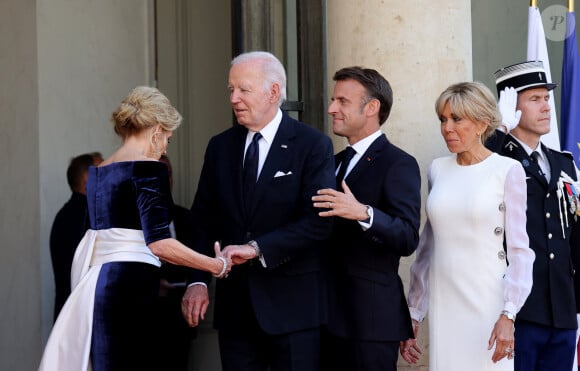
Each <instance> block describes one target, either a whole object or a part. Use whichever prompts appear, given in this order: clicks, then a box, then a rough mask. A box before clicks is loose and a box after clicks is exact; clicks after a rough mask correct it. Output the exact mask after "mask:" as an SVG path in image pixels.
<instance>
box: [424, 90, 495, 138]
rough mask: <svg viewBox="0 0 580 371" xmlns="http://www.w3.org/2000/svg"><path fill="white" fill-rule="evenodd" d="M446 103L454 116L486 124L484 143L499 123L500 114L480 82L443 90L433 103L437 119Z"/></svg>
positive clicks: (489, 91)
mask: <svg viewBox="0 0 580 371" xmlns="http://www.w3.org/2000/svg"><path fill="white" fill-rule="evenodd" d="M447 103H449V108H451V112H453V113H454V114H455V115H457V116H459V117H462V118H467V119H469V120H471V121H479V122H484V123H486V124H487V128H486V129H485V131H484V132H483V133H482V135H481V140H482V141H483V142H484V143H485V141H486V140H487V139H488V138H489V137H490V136H491V135H492V134H493V133H494V132H495V130H496V129H497V128H498V126H499V125H500V123H501V114H500V113H499V110H498V108H497V104H496V102H495V97H494V95H493V93H492V92H491V90H489V89H488V88H487V86H485V85H483V84H482V83H481V82H478V81H474V82H460V83H457V84H453V85H451V86H449V87H448V88H447V89H445V90H444V91H443V93H441V95H440V96H439V98H437V101H435V111H436V112H437V116H438V117H440V116H441V115H442V114H443V109H444V108H445V104H447Z"/></svg>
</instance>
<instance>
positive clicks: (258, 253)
mask: <svg viewBox="0 0 580 371" xmlns="http://www.w3.org/2000/svg"><path fill="white" fill-rule="evenodd" d="M248 245H250V246H252V247H253V248H254V251H255V252H256V258H259V257H260V246H258V243H257V242H256V241H254V240H251V241H249V242H248Z"/></svg>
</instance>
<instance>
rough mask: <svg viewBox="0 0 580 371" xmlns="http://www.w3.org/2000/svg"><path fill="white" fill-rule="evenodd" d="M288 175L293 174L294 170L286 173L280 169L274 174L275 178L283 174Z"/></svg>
mask: <svg viewBox="0 0 580 371" xmlns="http://www.w3.org/2000/svg"><path fill="white" fill-rule="evenodd" d="M287 175H292V171H289V172H287V173H285V172H283V171H278V172H276V174H274V178H279V177H281V176H287Z"/></svg>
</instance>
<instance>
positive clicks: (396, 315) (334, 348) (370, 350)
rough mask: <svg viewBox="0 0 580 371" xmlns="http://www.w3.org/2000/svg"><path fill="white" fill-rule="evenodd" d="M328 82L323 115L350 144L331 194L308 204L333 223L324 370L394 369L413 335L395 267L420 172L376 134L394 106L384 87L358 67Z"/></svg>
mask: <svg viewBox="0 0 580 371" xmlns="http://www.w3.org/2000/svg"><path fill="white" fill-rule="evenodd" d="M334 80H335V81H336V85H335V87H334V93H333V95H332V103H331V104H330V107H329V108H328V113H329V114H330V115H331V116H332V129H333V131H334V133H335V134H337V135H339V136H342V137H345V138H347V140H348V144H349V146H348V147H347V148H346V150H344V151H342V152H340V153H339V154H338V155H337V156H336V167H337V170H336V173H337V179H336V181H337V187H338V191H337V190H334V189H330V188H326V189H321V190H320V191H319V192H318V195H317V196H315V197H314V198H313V200H314V206H315V207H318V208H320V210H321V211H320V215H321V216H323V217H335V221H334V227H333V233H332V237H331V240H330V243H329V244H328V249H327V251H326V253H325V255H324V256H325V257H326V258H327V260H326V263H327V269H328V286H329V295H328V296H329V307H328V326H327V330H328V331H327V332H325V333H324V336H323V344H322V348H323V369H325V370H345V371H347V370H348V371H354V370H365V371H373V370H383V371H384V370H390V371H391V370H396V369H397V354H398V349H399V341H401V340H406V339H408V338H410V337H413V330H412V327H411V318H410V314H409V309H408V308H407V305H406V301H405V295H404V292H403V284H402V282H401V279H400V277H399V275H398V268H399V260H400V258H401V257H402V256H409V255H411V254H412V253H413V251H415V249H416V247H417V243H418V240H419V233H418V231H419V223H420V208H421V195H420V188H421V178H420V173H419V166H418V165H417V161H416V160H415V159H414V158H413V157H412V156H410V155H409V154H407V153H406V152H404V151H402V150H401V149H399V148H398V147H396V146H395V145H394V144H392V143H391V142H389V140H387V137H386V136H385V135H384V134H383V133H382V132H381V130H380V126H381V125H382V124H383V123H384V122H385V121H386V119H387V117H388V116H389V113H390V111H391V106H392V103H393V93H392V90H391V87H390V85H389V83H388V81H387V80H386V79H385V78H384V77H383V76H381V75H380V74H379V73H378V72H377V71H375V70H373V69H367V68H361V67H348V68H343V69H341V70H339V71H337V72H336V73H335V75H334Z"/></svg>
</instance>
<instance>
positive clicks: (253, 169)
mask: <svg viewBox="0 0 580 371" xmlns="http://www.w3.org/2000/svg"><path fill="white" fill-rule="evenodd" d="M260 138H262V134H260V133H259V132H258V133H256V134H254V137H253V138H252V142H251V143H250V145H249V146H248V149H246V156H245V157H244V172H243V174H244V180H243V181H244V194H245V195H246V196H247V198H248V197H249V196H250V195H251V193H252V191H253V190H254V187H255V186H256V181H257V179H258V159H259V158H260V147H259V145H258V141H259V140H260ZM248 199H249V198H248Z"/></svg>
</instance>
